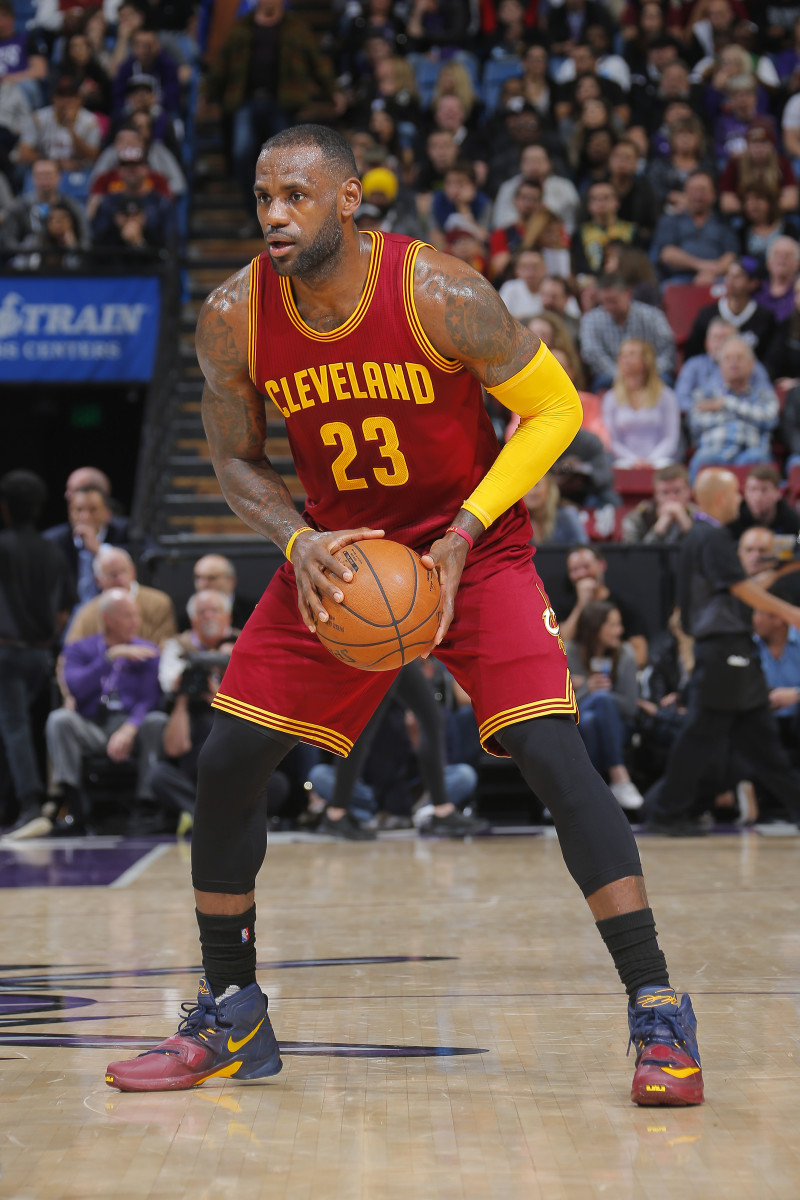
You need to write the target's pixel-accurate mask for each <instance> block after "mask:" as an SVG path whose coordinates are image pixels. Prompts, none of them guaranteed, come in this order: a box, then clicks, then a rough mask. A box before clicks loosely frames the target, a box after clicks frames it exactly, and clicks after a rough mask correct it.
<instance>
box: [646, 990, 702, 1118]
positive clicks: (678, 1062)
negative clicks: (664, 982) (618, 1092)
mask: <svg viewBox="0 0 800 1200" xmlns="http://www.w3.org/2000/svg"><path fill="white" fill-rule="evenodd" d="M628 1027H629V1029H630V1034H631V1036H630V1041H629V1042H628V1052H629V1053H630V1048H631V1046H634V1047H635V1048H636V1070H635V1071H634V1073H633V1086H632V1087H631V1100H632V1101H633V1102H634V1104H643V1105H668V1106H671V1107H680V1106H683V1105H688V1104H702V1103H703V1072H702V1070H701V1068H700V1052H699V1051H698V1049H697V1018H696V1017H695V1015H694V1010H693V1008H692V1002H691V1000H690V999H689V997H688V996H684V997H683V999H682V1000H681V1001H680V1003H678V997H677V995H676V994H675V992H674V991H673V990H672V988H667V987H643V988H639V991H638V992H637V993H636V1000H635V1002H634V1003H633V1004H629V1005H628Z"/></svg>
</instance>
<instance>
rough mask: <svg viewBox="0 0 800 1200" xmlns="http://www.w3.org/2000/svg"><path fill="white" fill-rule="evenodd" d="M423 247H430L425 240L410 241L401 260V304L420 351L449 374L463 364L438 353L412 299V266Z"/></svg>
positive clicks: (462, 368)
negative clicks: (403, 306) (423, 326)
mask: <svg viewBox="0 0 800 1200" xmlns="http://www.w3.org/2000/svg"><path fill="white" fill-rule="evenodd" d="M423 249H428V250H430V249H431V247H430V246H428V245H427V243H426V242H412V243H411V245H410V246H409V247H408V250H407V251H406V256H405V259H404V261H403V304H404V305H405V310H406V318H407V320H408V324H409V327H410V329H411V332H412V333H413V335H414V340H415V341H416V343H417V345H418V346H419V348H420V350H421V351H422V353H423V354H425V355H427V357H428V358H429V359H430V361H431V362H432V363H433V365H434V366H435V367H438V368H439V370H440V371H446V372H447V373H448V374H449V375H455V374H456V373H457V372H458V371H463V370H464V364H463V363H461V362H459V361H458V359H453V358H445V357H444V356H443V355H441V354H440V353H439V351H438V350H437V349H436V347H435V346H434V345H433V343H432V342H431V341H430V340H429V338H428V335H427V333H426V332H425V330H424V329H423V328H422V322H421V321H420V319H419V313H418V312H417V303H416V300H415V299H414V267H415V265H416V261H417V255H418V254H419V252H420V250H423Z"/></svg>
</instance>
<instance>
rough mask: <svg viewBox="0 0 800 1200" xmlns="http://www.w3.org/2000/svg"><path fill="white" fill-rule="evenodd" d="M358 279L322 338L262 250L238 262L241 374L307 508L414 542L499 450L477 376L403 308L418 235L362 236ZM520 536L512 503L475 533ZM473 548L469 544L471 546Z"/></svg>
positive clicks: (522, 524)
mask: <svg viewBox="0 0 800 1200" xmlns="http://www.w3.org/2000/svg"><path fill="white" fill-rule="evenodd" d="M370 237H371V238H372V254H371V259H370V267H369V273H368V275H367V282H366V285H365V287H364V291H363V293H362V296H361V300H360V302H359V304H358V307H357V308H356V310H355V312H354V313H353V314H352V316H351V317H350V318H349V319H348V320H347V321H346V322H345V323H344V324H343V325H341V326H340V327H339V328H338V329H334V330H333V331H332V332H330V333H317V332H316V330H314V329H311V328H310V326H308V325H306V323H305V322H304V321H303V319H302V317H301V316H300V313H299V312H298V309H297V306H296V304H295V302H294V299H293V296H292V288H291V283H290V281H289V279H288V278H285V277H281V276H279V275H277V274H276V273H275V272H274V271H273V269H272V265H271V263H270V261H269V255H268V253H267V252H266V251H265V252H264V253H262V254H260V255H259V256H258V258H255V259H253V262H252V264H251V269H250V336H249V367H250V376H251V378H252V380H253V382H254V384H255V386H256V387H257V388H258V390H259V392H263V393H264V395H265V396H266V398H267V400H268V401H270V402H271V403H273V404H274V405H275V406H276V408H277V409H278V410H279V411H280V412H281V413H282V415H283V416H284V417H285V418H286V431H287V434H288V438H289V444H290V447H291V451H292V456H293V458H294V463H295V468H296V470H297V474H298V477H299V479H300V481H301V483H302V484H303V487H304V488H305V492H306V497H307V500H306V514H305V515H306V517H307V519H308V521H309V523H310V524H312V525H314V526H315V527H316V528H318V529H326V530H335V529H349V528H352V527H354V526H360V525H368V526H371V527H372V528H376V529H384V530H385V531H386V535H387V537H391V538H394V539H395V540H397V541H399V542H403V543H405V544H406V545H408V546H413V547H414V548H415V549H417V550H420V551H425V550H427V549H428V548H429V546H430V544H431V543H432V542H433V541H434V540H435V539H436V538H437V537H438V536H440V535H441V534H442V533H443V532H444V530H445V529H446V528H447V526H448V525H449V524H450V522H451V521H452V520H453V518H454V516H455V514H456V513H457V512H458V510H459V509H460V507H461V504H462V502H463V501H464V500H465V499H466V498H467V496H469V495H470V493H471V492H472V491H473V489H474V488H475V487H476V485H477V484H478V482H479V480H481V479H482V478H483V476H484V475H485V474H486V472H487V471H488V469H489V467H490V466H491V465H492V463H493V462H494V460H495V458H496V457H497V454H498V452H499V446H498V442H497V438H496V436H495V433H494V429H493V427H492V424H491V421H490V420H489V417H488V415H487V413H486V409H485V408H484V405H483V400H482V394H481V387H480V384H479V383H478V381H477V380H476V379H475V377H474V376H473V375H471V374H470V372H469V371H467V370H466V368H465V367H463V366H462V364H461V363H460V362H455V361H453V360H451V359H446V358H443V357H442V356H441V354H439V353H437V351H436V350H435V349H434V347H433V346H432V345H431V343H430V341H429V340H428V338H427V336H426V334H425V332H424V330H423V328H422V325H421V323H420V320H419V317H418V316H417V311H416V307H415V304H414V294H413V281H414V263H415V260H416V257H417V254H418V253H419V251H420V249H422V247H423V244H424V243H422V242H419V241H411V240H410V239H409V238H406V237H400V236H398V235H396V234H383V233H377V232H371V233H370ZM509 535H511V536H512V537H514V540H520V541H522V542H523V543H524V542H528V541H529V540H530V527H529V524H528V518H527V513H526V512H525V508H524V506H523V505H522V504H518V505H515V506H514V508H512V509H511V510H509V512H507V513H505V514H504V515H503V516H502V517H501V518H500V519H499V520H498V521H497V522H496V523H495V526H494V527H493V528H492V535H490V536H489V537H488V538H485V539H484V538H481V541H480V542H479V543H478V545H479V546H481V547H483V546H484V545H488V544H491V543H494V542H495V541H496V540H497V537H498V536H509ZM476 549H477V547H476Z"/></svg>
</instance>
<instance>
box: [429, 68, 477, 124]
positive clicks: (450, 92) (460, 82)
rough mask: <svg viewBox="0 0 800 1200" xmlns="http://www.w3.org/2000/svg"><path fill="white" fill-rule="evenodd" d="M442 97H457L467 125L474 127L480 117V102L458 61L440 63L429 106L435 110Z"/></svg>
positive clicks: (465, 70) (470, 78) (465, 69)
mask: <svg viewBox="0 0 800 1200" xmlns="http://www.w3.org/2000/svg"><path fill="white" fill-rule="evenodd" d="M442 96H458V98H459V100H460V101H461V104H462V107H463V109H464V120H465V122H466V124H467V125H476V124H477V122H478V118H479V117H480V115H481V108H482V105H481V101H480V97H479V96H478V93H477V92H476V91H475V87H474V85H473V82H472V76H471V75H470V73H469V71H468V70H467V68H466V67H465V66H464V64H463V63H462V62H459V61H458V59H453V58H451V59H448V60H447V61H445V62H443V63H442V66H441V68H440V70H439V74H438V76H437V79H436V86H435V88H434V89H433V97H432V99H431V104H432V106H433V107H434V108H435V107H436V105H437V104H438V103H439V101H440V100H441V98H442Z"/></svg>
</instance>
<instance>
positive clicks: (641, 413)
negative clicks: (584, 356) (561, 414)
mask: <svg viewBox="0 0 800 1200" xmlns="http://www.w3.org/2000/svg"><path fill="white" fill-rule="evenodd" d="M603 421H604V423H605V426H606V428H607V429H608V431H609V433H610V434H611V457H612V459H613V462H614V466H615V467H644V466H651V467H665V466H669V465H670V464H672V463H674V462H676V461H677V458H678V453H679V450H680V437H681V414H680V409H679V408H678V401H677V400H676V399H675V393H674V392H673V391H672V389H671V388H668V387H667V386H666V384H664V383H663V382H662V380H661V379H660V378H659V374H658V370H657V368H656V358H655V354H654V352H653V347H652V346H651V345H650V343H649V342H644V341H641V340H640V339H638V338H627V339H626V340H625V341H624V342H623V343H622V345H621V346H620V348H619V354H618V355H617V371H616V375H615V378H614V386H613V387H612V388H611V389H610V391H608V392H606V394H605V396H604V397H603Z"/></svg>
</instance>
